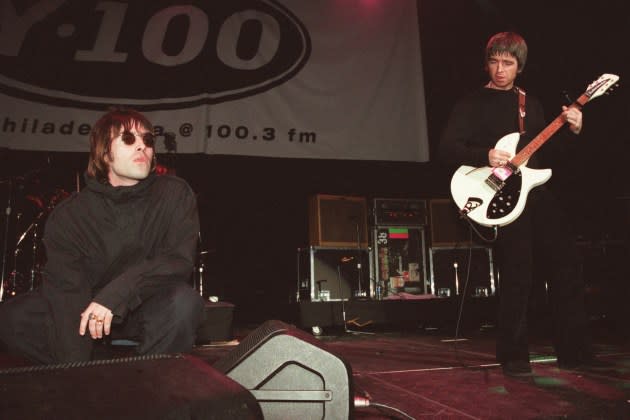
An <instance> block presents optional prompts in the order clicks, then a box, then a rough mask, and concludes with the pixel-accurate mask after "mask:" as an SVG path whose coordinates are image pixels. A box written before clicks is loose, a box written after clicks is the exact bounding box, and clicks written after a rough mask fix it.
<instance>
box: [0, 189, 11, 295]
mask: <svg viewBox="0 0 630 420" xmlns="http://www.w3.org/2000/svg"><path fill="white" fill-rule="evenodd" d="M6 182H7V183H8V185H9V191H8V192H7V207H6V208H5V211H4V239H3V241H2V279H0V302H2V301H3V300H4V284H5V282H6V279H7V276H6V275H7V252H8V251H9V223H10V220H11V206H12V205H13V202H12V199H13V198H12V196H13V179H9V180H8V181H6Z"/></svg>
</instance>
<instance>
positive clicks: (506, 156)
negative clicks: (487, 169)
mask: <svg viewBox="0 0 630 420" xmlns="http://www.w3.org/2000/svg"><path fill="white" fill-rule="evenodd" d="M511 158H512V155H511V154H510V152H506V151H505V150H499V149H490V151H489V152H488V164H489V165H490V166H492V167H495V166H503V165H505V164H506V163H508V161H509V160H510V159H511Z"/></svg>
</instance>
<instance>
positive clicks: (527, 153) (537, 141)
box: [510, 94, 589, 167]
mask: <svg viewBox="0 0 630 420" xmlns="http://www.w3.org/2000/svg"><path fill="white" fill-rule="evenodd" d="M588 101H589V97H588V96H587V95H586V94H582V96H580V97H579V98H578V99H577V101H575V102H574V103H573V104H572V105H571V106H572V107H575V108H582V107H583V106H584V104H586V103H587V102H588ZM564 123H565V121H564V120H563V118H562V114H560V115H558V116H557V117H556V119H554V120H553V121H552V122H551V124H549V125H548V126H547V127H545V129H544V130H543V131H541V132H540V134H538V135H537V136H536V137H534V139H533V140H532V141H530V142H529V143H527V145H526V146H525V147H523V149H521V151H520V152H518V153H517V154H516V156H514V157H513V158H512V160H511V161H510V162H511V163H512V165H514V166H516V167H519V166H521V165H522V164H524V163H525V162H527V161H528V160H529V158H531V157H532V155H533V154H534V153H536V151H537V150H538V149H540V147H541V146H542V145H543V144H545V143H546V142H547V140H549V139H550V138H551V136H553V135H554V134H555V133H556V131H558V130H559V129H560V127H562V126H563V125H564Z"/></svg>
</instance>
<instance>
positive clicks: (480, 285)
mask: <svg viewBox="0 0 630 420" xmlns="http://www.w3.org/2000/svg"><path fill="white" fill-rule="evenodd" d="M429 264H430V266H431V292H432V293H433V294H435V295H437V296H444V297H445V296H455V295H463V293H464V285H465V282H466V277H467V276H468V273H469V270H468V266H469V265H470V276H469V279H468V285H467V286H466V296H477V297H483V296H491V295H494V293H495V291H496V281H495V279H496V276H495V272H494V262H493V259H492V249H491V248H487V247H478V246H473V247H468V248H451V247H432V248H430V249H429ZM447 290H448V292H447Z"/></svg>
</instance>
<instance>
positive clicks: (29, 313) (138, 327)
mask: <svg viewBox="0 0 630 420" xmlns="http://www.w3.org/2000/svg"><path fill="white" fill-rule="evenodd" d="M203 307H204V305H203V300H202V299H201V296H199V294H198V293H197V292H196V291H195V290H193V289H192V288H191V287H190V286H189V285H187V284H185V283H181V282H176V283H175V282H174V283H173V284H172V285H167V286H164V287H163V288H161V290H160V291H159V292H157V293H155V294H154V295H153V296H151V297H150V298H149V299H147V300H146V301H144V302H143V303H142V304H141V305H140V306H138V307H137V308H136V309H135V310H134V311H132V312H130V313H129V314H128V315H127V316H126V317H125V319H124V320H122V323H116V321H121V320H118V319H116V318H114V323H113V324H112V334H113V335H116V336H119V337H125V338H129V339H133V340H135V341H138V342H139V345H138V346H137V347H136V352H137V353H138V354H160V353H180V352H182V353H185V352H190V351H191V350H192V347H193V344H194V342H195V332H196V330H197V327H198V326H199V324H200V323H201V321H202V320H203V316H204V310H203ZM76 319H77V322H76V325H72V326H68V328H73V329H75V330H76V334H77V335H78V334H79V315H78V314H77V317H76ZM55 329H56V325H55V322H54V319H53V316H52V311H51V309H50V305H49V302H48V300H47V299H46V298H45V297H44V296H43V295H42V294H41V292H40V291H38V290H37V291H34V292H30V293H26V294H24V295H21V296H17V297H15V298H13V299H11V300H9V301H7V302H3V303H0V341H2V343H3V344H4V346H5V347H6V348H7V349H8V350H9V351H10V352H11V353H13V354H16V355H19V356H23V357H26V358H28V359H30V360H32V361H35V362H38V363H46V364H51V363H59V362H60V361H59V360H57V359H56V357H55V351H54V348H55V340H56V337H55ZM85 337H89V332H88V333H86V336H85ZM86 339H87V340H92V339H91V338H86ZM91 347H92V346H89V348H90V349H91Z"/></svg>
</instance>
